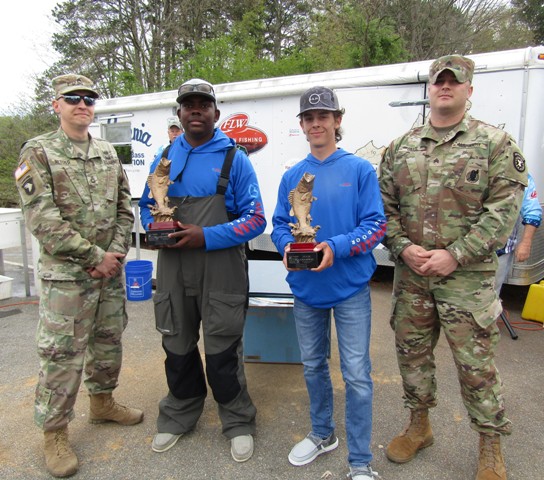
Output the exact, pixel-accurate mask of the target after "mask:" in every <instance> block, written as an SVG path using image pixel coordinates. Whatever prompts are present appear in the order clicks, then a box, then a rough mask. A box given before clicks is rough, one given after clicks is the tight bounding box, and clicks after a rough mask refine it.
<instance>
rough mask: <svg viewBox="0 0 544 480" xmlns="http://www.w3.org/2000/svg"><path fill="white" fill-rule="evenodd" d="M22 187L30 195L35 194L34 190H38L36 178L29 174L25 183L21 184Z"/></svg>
mask: <svg viewBox="0 0 544 480" xmlns="http://www.w3.org/2000/svg"><path fill="white" fill-rule="evenodd" d="M21 188H22V189H23V190H24V192H25V193H26V194H27V195H28V196H31V195H33V194H34V192H35V191H36V186H35V185H34V179H33V178H32V177H31V176H29V177H28V178H27V179H26V180H25V181H24V183H23V184H22V185H21Z"/></svg>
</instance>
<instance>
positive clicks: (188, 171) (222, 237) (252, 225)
mask: <svg viewBox="0 0 544 480" xmlns="http://www.w3.org/2000/svg"><path fill="white" fill-rule="evenodd" d="M234 145H235V142H234V140H232V139H230V138H229V137H227V136H226V135H225V134H224V133H223V132H221V131H220V130H218V129H217V128H216V129H215V130H214V136H213V138H212V139H211V140H210V141H209V142H207V143H205V144H204V145H200V146H198V147H196V148H193V147H192V146H191V145H189V143H187V141H186V140H185V135H184V134H183V135H180V136H179V137H177V138H176V139H175V140H174V141H173V142H172V146H171V147H170V151H169V152H168V159H170V160H172V164H171V166H170V180H172V181H173V182H174V183H173V184H172V185H170V187H169V188H168V196H169V197H171V198H173V197H186V196H190V197H209V196H211V195H215V193H216V189H217V181H218V179H219V175H220V173H221V167H222V166H223V162H224V160H225V155H226V153H227V151H228V150H229V149H230V148H231V147H233V146H234ZM159 161H160V157H156V158H155V160H154V161H153V164H152V165H151V168H150V173H153V172H154V171H155V168H156V167H157V164H158V162H159ZM154 203H155V200H153V199H151V198H149V186H148V185H146V186H145V188H144V191H143V193H142V198H141V199H140V201H139V203H138V205H139V206H140V218H141V221H142V225H143V226H144V228H145V229H146V230H147V228H148V225H149V223H151V222H153V216H152V215H151V212H150V211H149V207H150V205H153V204H154ZM225 205H226V209H227V211H228V212H229V213H230V214H232V215H233V216H234V220H233V221H231V222H228V223H223V224H219V225H214V226H212V227H203V229H202V230H203V232H204V238H205V241H206V250H208V251H209V250H219V249H222V248H230V247H233V246H235V245H240V244H242V243H245V242H247V241H249V240H251V239H252V238H255V237H256V236H258V235H260V234H261V233H262V232H263V231H264V229H265V227H266V220H265V216H264V210H263V202H262V199H261V193H260V190H259V184H258V182H257V176H256V175H255V170H254V169H253V165H251V162H250V161H249V158H248V157H247V155H246V154H244V153H243V152H242V151H240V150H237V151H236V155H235V157H234V160H233V162H232V168H231V171H230V178H229V183H228V186H227V191H226V193H225Z"/></svg>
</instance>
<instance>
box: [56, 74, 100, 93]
mask: <svg viewBox="0 0 544 480" xmlns="http://www.w3.org/2000/svg"><path fill="white" fill-rule="evenodd" d="M52 84H53V88H54V89H55V98H59V97H60V96H61V95H66V94H67V93H70V92H78V91H86V92H89V96H90V97H94V98H98V92H97V91H96V90H95V89H94V85H93V81H92V80H91V79H90V78H87V77H84V76H83V75H76V74H73V73H69V74H68V75H60V76H58V77H55V78H54V79H53V82H52Z"/></svg>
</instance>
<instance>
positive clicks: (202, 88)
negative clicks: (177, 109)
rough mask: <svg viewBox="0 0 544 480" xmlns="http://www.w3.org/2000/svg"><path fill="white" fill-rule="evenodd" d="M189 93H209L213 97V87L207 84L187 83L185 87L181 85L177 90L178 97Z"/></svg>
mask: <svg viewBox="0 0 544 480" xmlns="http://www.w3.org/2000/svg"><path fill="white" fill-rule="evenodd" d="M189 92H200V93H209V94H211V95H213V96H215V92H214V91H213V87H212V86H211V85H208V84H207V83H197V84H196V85H195V84H191V83H188V84H186V85H182V86H181V87H179V89H178V96H179V95H181V94H182V93H189Z"/></svg>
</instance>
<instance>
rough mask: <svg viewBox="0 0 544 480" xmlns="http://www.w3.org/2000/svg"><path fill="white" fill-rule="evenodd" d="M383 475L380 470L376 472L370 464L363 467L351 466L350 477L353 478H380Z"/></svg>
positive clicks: (377, 479)
mask: <svg viewBox="0 0 544 480" xmlns="http://www.w3.org/2000/svg"><path fill="white" fill-rule="evenodd" d="M380 478H381V477H380V476H379V475H378V472H374V471H373V470H372V468H370V465H365V466H362V467H352V466H351V465H350V466H349V473H348V479H351V480H379V479H380Z"/></svg>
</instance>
